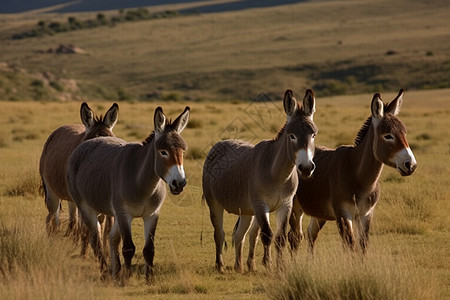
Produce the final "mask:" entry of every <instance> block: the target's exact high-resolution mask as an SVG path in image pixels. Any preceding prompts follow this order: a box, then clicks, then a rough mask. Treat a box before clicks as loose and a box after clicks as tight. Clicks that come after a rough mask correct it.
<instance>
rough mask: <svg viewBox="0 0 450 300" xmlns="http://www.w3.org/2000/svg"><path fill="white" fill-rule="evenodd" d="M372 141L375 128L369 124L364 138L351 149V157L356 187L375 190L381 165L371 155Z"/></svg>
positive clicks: (372, 154)
mask: <svg viewBox="0 0 450 300" xmlns="http://www.w3.org/2000/svg"><path fill="white" fill-rule="evenodd" d="M374 139H375V128H374V126H373V124H370V127H369V129H368V130H367V133H366V135H365V137H364V138H363V139H362V140H361V142H360V143H359V144H358V145H357V146H355V147H354V148H353V155H352V156H351V161H352V166H353V168H354V170H355V172H356V173H355V176H356V182H357V183H358V186H359V187H362V188H367V189H371V190H372V189H374V188H375V186H376V184H377V182H378V179H379V177H380V175H381V171H382V170H383V163H381V162H380V161H378V160H377V158H376V157H375V155H374V153H373V151H374V150H373V146H374Z"/></svg>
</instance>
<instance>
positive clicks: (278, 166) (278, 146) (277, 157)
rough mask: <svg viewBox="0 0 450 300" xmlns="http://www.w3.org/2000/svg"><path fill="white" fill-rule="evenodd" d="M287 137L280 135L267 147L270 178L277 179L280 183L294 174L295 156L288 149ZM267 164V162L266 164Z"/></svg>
mask: <svg viewBox="0 0 450 300" xmlns="http://www.w3.org/2000/svg"><path fill="white" fill-rule="evenodd" d="M287 139H288V137H287V136H286V135H285V134H282V135H280V136H279V137H278V138H277V139H276V140H274V141H272V142H271V143H270V145H269V153H270V157H268V158H267V159H268V160H269V161H270V160H271V161H272V163H271V164H270V177H271V178H273V179H275V178H278V179H279V180H280V181H283V182H285V181H287V180H288V179H289V178H290V177H291V176H292V174H293V173H295V170H294V169H295V154H294V153H293V152H292V149H290V148H289V147H288V142H289V141H288V140H287ZM268 163H269V162H268Z"/></svg>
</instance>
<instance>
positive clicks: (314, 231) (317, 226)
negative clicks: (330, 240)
mask: <svg viewBox="0 0 450 300" xmlns="http://www.w3.org/2000/svg"><path fill="white" fill-rule="evenodd" d="M325 223H326V221H325V220H321V219H316V218H314V217H311V221H310V223H309V226H308V245H309V251H310V253H311V254H314V246H315V244H316V239H317V236H318V235H319V231H320V230H321V229H322V228H323V225H325Z"/></svg>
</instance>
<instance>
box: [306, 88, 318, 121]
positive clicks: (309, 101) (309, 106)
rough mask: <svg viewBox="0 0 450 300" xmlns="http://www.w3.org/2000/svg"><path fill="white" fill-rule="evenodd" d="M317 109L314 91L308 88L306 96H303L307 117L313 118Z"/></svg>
mask: <svg viewBox="0 0 450 300" xmlns="http://www.w3.org/2000/svg"><path fill="white" fill-rule="evenodd" d="M315 111H316V99H315V98H314V92H313V91H312V90H310V89H307V90H306V93H305V97H304V98H303V112H304V113H305V115H306V116H307V117H310V118H311V119H312V117H313V114H314V112H315Z"/></svg>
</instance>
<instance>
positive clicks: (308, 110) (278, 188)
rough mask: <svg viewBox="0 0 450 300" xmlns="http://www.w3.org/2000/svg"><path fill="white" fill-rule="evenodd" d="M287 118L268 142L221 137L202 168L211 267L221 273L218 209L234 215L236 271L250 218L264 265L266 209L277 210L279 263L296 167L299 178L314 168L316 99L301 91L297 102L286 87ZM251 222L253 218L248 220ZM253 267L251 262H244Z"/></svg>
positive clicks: (267, 231) (266, 262) (269, 236)
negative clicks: (258, 232)
mask: <svg viewBox="0 0 450 300" xmlns="http://www.w3.org/2000/svg"><path fill="white" fill-rule="evenodd" d="M284 110H285V112H286V115H287V122H286V124H285V125H284V127H283V128H282V129H281V130H280V132H279V133H278V135H277V136H276V137H275V138H274V139H272V140H264V141H261V142H260V143H258V144H257V145H253V144H250V143H248V142H245V141H241V140H225V141H221V142H218V143H217V144H215V145H214V146H213V147H212V149H211V151H210V152H209V153H208V156H207V157H206V160H205V164H204V167H203V178H202V181H203V182H202V184H203V196H204V199H205V200H206V202H207V203H208V206H209V210H210V218H211V223H212V225H213V226H214V241H215V244H216V268H217V270H218V271H219V272H223V268H224V263H223V258H222V247H223V243H224V236H225V233H224V231H223V212H224V210H227V211H228V212H229V213H233V214H236V215H239V216H240V217H239V222H238V225H237V228H236V230H235V232H236V234H234V240H235V241H236V263H235V270H236V271H238V272H242V263H241V252H242V241H243V239H244V236H245V233H246V232H247V230H248V228H249V226H250V225H251V223H252V222H253V219H254V216H255V217H256V220H257V223H258V224H259V225H261V228H262V233H261V239H262V242H263V244H264V259H263V263H264V265H266V266H269V265H270V263H271V262H270V260H271V258H270V244H271V242H272V237H273V233H272V230H271V228H270V225H269V213H270V212H273V211H276V212H277V233H276V237H275V245H276V248H277V252H278V264H279V265H280V262H281V251H282V249H283V248H284V245H285V240H286V231H287V223H288V219H289V215H290V213H291V208H292V197H293V196H294V194H295V191H296V190H297V185H298V174H297V172H298V171H299V172H300V173H301V174H302V176H303V177H308V176H310V175H311V174H312V173H313V171H314V163H313V161H312V158H313V155H314V137H315V135H316V133H317V128H316V126H315V125H314V122H313V114H314V111H315V99H314V95H313V92H312V91H311V90H307V91H306V95H305V97H304V99H303V107H300V105H299V104H298V103H297V100H296V99H295V98H294V96H293V93H292V91H291V90H287V91H286V92H285V96H284ZM253 223H256V222H253ZM249 268H250V269H253V263H251V264H249Z"/></svg>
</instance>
